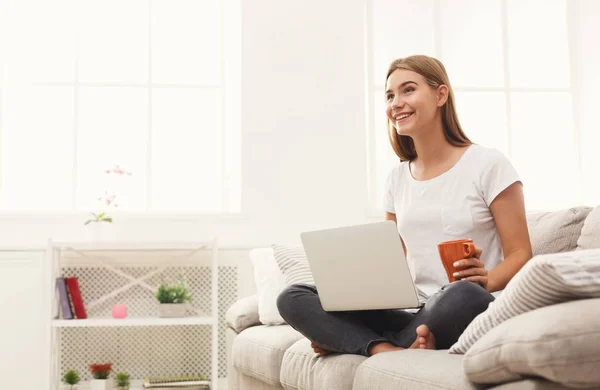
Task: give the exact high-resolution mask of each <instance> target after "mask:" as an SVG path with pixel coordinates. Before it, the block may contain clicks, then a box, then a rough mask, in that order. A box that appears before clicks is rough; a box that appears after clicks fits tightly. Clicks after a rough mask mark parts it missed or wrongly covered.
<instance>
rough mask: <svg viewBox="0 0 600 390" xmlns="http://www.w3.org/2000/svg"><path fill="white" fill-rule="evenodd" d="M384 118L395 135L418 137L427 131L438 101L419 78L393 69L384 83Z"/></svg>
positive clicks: (402, 70)
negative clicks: (421, 131)
mask: <svg viewBox="0 0 600 390" xmlns="http://www.w3.org/2000/svg"><path fill="white" fill-rule="evenodd" d="M385 99H386V114H387V117H388V119H389V120H390V122H391V123H392V125H393V126H394V128H395V129H396V132H397V133H398V134H399V135H407V136H414V135H418V131H419V129H422V128H428V127H431V123H433V121H434V119H435V115H436V112H437V108H438V103H439V97H438V93H437V91H436V90H435V89H433V88H431V87H430V86H429V84H427V82H426V81H425V78H424V77H423V76H421V75H420V74H418V73H416V72H413V71H410V70H404V69H396V70H395V71H393V72H392V74H390V77H388V80H387V83H386V92H385Z"/></svg>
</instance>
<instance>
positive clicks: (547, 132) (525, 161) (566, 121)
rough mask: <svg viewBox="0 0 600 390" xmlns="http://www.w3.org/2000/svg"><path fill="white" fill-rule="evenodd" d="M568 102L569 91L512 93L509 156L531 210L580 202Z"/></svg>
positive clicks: (569, 99) (570, 110) (561, 206)
mask: <svg viewBox="0 0 600 390" xmlns="http://www.w3.org/2000/svg"><path fill="white" fill-rule="evenodd" d="M571 104H572V101H571V95H570V94H569V93H534V92H523V93H513V94H512V95H511V110H512V148H513V158H512V160H513V162H514V164H515V166H516V168H517V170H518V172H519V174H520V175H521V179H522V180H523V184H524V191H525V201H526V205H527V208H528V209H530V210H531V209H544V210H545V209H559V208H564V207H572V206H573V205H574V204H577V203H578V202H579V191H578V188H579V175H578V168H577V149H576V147H575V138H574V129H573V115H572V105H571ZM549 112H552V115H549Z"/></svg>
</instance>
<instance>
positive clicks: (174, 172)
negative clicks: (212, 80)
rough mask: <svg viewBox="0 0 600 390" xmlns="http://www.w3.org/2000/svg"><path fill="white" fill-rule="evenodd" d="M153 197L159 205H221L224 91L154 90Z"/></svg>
mask: <svg viewBox="0 0 600 390" xmlns="http://www.w3.org/2000/svg"><path fill="white" fill-rule="evenodd" d="M152 122H153V128H152V196H153V198H152V200H153V209H154V210H158V211H219V210H220V209H221V203H222V181H221V178H222V171H223V163H222V147H223V144H222V136H223V132H222V124H221V92H220V91H219V90H218V89H214V90H211V89H192V88H186V89H167V88H161V89H158V90H156V91H154V96H153V111H152Z"/></svg>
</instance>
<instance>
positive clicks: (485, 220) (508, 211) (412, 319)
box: [277, 56, 532, 356]
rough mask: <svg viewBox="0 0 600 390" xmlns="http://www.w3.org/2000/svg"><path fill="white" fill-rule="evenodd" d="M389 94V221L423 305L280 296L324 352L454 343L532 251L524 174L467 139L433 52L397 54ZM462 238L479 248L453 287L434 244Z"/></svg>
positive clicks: (303, 291) (284, 310) (303, 288)
mask: <svg viewBox="0 0 600 390" xmlns="http://www.w3.org/2000/svg"><path fill="white" fill-rule="evenodd" d="M385 99H386V102H387V105H386V114H387V118H388V135H389V139H390V142H391V144H392V148H393V149H394V152H395V153H396V154H397V155H398V157H399V158H400V163H399V164H398V165H397V166H396V167H394V168H393V169H392V170H391V172H390V174H389V176H388V180H387V185H386V191H385V201H384V207H385V211H386V214H385V219H387V220H392V221H394V222H396V224H397V227H398V232H399V234H400V238H401V240H402V243H403V246H404V250H405V252H406V253H407V258H408V262H409V265H410V268H411V272H412V274H413V278H414V280H415V285H416V286H417V290H418V293H419V299H420V301H421V304H423V306H422V307H421V309H419V310H418V311H416V312H413V311H409V310H368V311H352V312H325V311H324V310H323V308H322V307H321V303H320V300H319V295H318V293H317V290H316V288H315V287H314V286H309V285H293V286H290V287H288V288H287V289H286V290H284V291H283V292H282V293H281V294H280V296H279V298H278V301H277V304H278V308H279V312H280V313H281V316H282V317H283V318H284V319H285V320H286V322H287V323H288V324H290V325H291V326H292V327H294V328H295V329H296V330H298V331H299V332H300V333H302V334H303V335H305V336H306V337H307V338H308V339H310V340H311V341H312V343H313V344H312V347H313V349H314V350H315V352H316V353H318V354H319V355H321V356H324V355H326V354H327V353H329V352H335V353H352V354H359V355H364V356H371V355H374V354H377V353H380V352H386V351H393V350H399V349H405V348H427V349H447V348H450V346H451V345H452V344H454V343H455V342H456V341H457V340H458V338H459V336H460V335H461V333H462V332H463V331H464V330H465V328H466V327H467V325H468V324H469V323H470V322H471V321H472V320H473V319H474V318H475V317H476V316H477V315H478V314H480V313H481V312H483V311H485V310H486V309H487V307H488V305H489V303H490V302H492V301H493V300H494V296H493V295H492V293H493V292H496V291H500V290H502V289H504V287H505V286H506V284H507V283H508V282H509V281H510V279H511V278H512V277H513V276H514V275H515V274H516V273H517V271H519V269H520V268H521V267H522V266H523V265H524V264H525V263H526V262H527V261H528V260H529V259H530V258H531V256H532V252H531V243H530V241H529V233H528V230H527V223H526V219H525V206H524V200H523V190H522V184H521V182H520V180H519V177H518V175H517V172H516V171H515V169H514V168H513V167H512V165H511V164H510V162H509V161H508V160H507V159H506V158H505V157H504V155H502V153H500V152H499V151H497V150H495V149H489V148H485V147H483V146H479V145H475V144H473V143H472V142H471V141H470V140H469V138H467V136H466V135H465V133H464V132H463V130H462V128H461V127H460V123H459V121H458V117H457V115H456V108H455V101H454V94H453V92H452V89H451V86H450V81H449V80H448V75H447V74H446V69H445V68H444V66H443V65H442V63H441V62H440V61H438V60H437V59H435V58H431V57H427V56H412V57H407V58H402V59H398V60H396V61H394V62H393V63H392V64H391V66H390V68H389V70H388V73H387V77H386V92H385ZM461 238H472V239H473V242H474V243H475V245H476V246H477V250H476V253H475V255H474V257H473V258H468V259H465V260H462V261H460V264H459V265H458V266H459V267H464V268H462V270H461V271H459V272H458V274H457V275H456V278H457V279H458V281H456V282H454V283H451V284H448V277H447V275H446V273H445V271H444V268H443V265H442V263H441V260H440V258H439V254H438V252H437V244H438V243H439V242H442V241H448V240H454V239H461ZM365 260H368V259H365ZM365 294H368V292H367V291H365Z"/></svg>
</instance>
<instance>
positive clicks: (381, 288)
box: [300, 221, 419, 311]
mask: <svg viewBox="0 0 600 390" xmlns="http://www.w3.org/2000/svg"><path fill="white" fill-rule="evenodd" d="M300 238H301V239H302V244H303V246H304V250H305V252H306V257H307V259H308V262H309V264H310V269H311V271H312V274H313V278H314V280H315V284H316V287H317V290H318V291H319V297H320V299H321V304H322V305H323V309H324V310H325V311H342V310H375V309H409V308H417V307H418V306H419V299H418V296H417V291H416V288H415V285H414V283H413V279H412V276H411V274H410V270H409V268H408V263H407V261H406V256H405V255H404V250H403V249H402V242H401V241H400V237H399V235H398V231H397V230H396V224H395V223H394V222H393V221H383V222H376V223H370V224H365V225H356V226H347V227H340V228H334V229H327V230H318V231H312V232H304V233H301V234H300Z"/></svg>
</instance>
